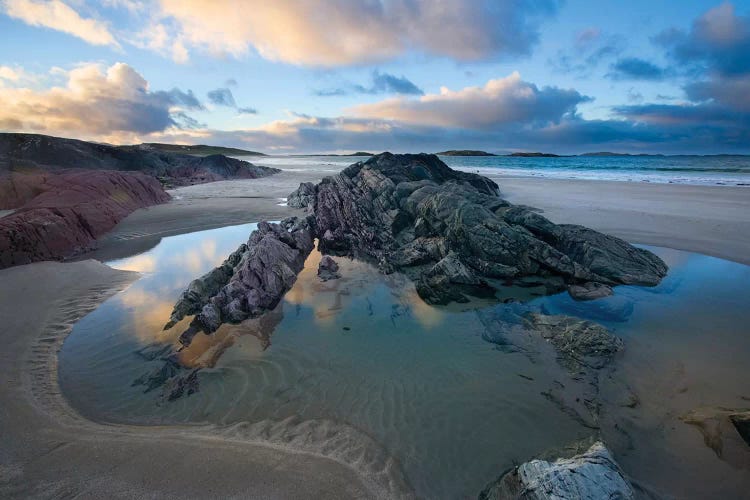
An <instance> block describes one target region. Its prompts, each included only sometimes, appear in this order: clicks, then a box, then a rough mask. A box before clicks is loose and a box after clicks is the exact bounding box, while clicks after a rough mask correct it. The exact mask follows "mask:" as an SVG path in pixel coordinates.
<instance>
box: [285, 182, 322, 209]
mask: <svg viewBox="0 0 750 500" xmlns="http://www.w3.org/2000/svg"><path fill="white" fill-rule="evenodd" d="M316 191H317V190H316V189H315V184H313V183H312V182H303V183H302V184H300V185H299V187H298V188H297V189H296V190H294V192H293V193H292V194H290V195H289V196H288V197H287V199H286V204H287V205H288V206H290V207H292V208H309V207H312V206H313V203H314V202H315V193H316Z"/></svg>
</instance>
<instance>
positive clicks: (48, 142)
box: [0, 133, 280, 210]
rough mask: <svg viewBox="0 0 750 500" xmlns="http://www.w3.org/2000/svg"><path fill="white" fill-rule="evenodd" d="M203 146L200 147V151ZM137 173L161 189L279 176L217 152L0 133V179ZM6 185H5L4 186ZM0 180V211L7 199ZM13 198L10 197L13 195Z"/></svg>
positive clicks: (274, 171)
mask: <svg viewBox="0 0 750 500" xmlns="http://www.w3.org/2000/svg"><path fill="white" fill-rule="evenodd" d="M204 148H205V147H204ZM69 168H78V169H86V170H119V171H140V172H143V173H146V174H149V175H152V176H154V177H156V178H158V179H160V180H161V181H162V183H163V184H164V185H166V186H184V185H190V184H199V183H203V182H212V181H217V180H223V179H235V178H247V179H255V178H258V177H265V176H268V175H273V174H275V173H278V172H280V170H278V169H276V168H269V167H262V166H258V165H253V164H252V163H249V162H246V161H243V160H237V159H235V158H229V157H227V156H224V155H221V154H214V155H209V156H193V155H190V154H182V153H177V152H173V151H167V150H164V149H163V148H157V147H154V145H148V144H141V145H138V146H111V145H108V144H100V143H92V142H85V141H79V140H75V139H63V138H60V137H50V136H46V135H38V134H13V133H0V177H3V176H4V175H7V174H8V173H9V172H27V173H28V172H29V171H32V172H37V173H43V172H45V171H50V172H54V171H57V170H61V169H69ZM4 186H5V187H4ZM8 191H9V189H8V188H7V185H5V184H4V183H3V182H1V181H0V210H2V209H4V208H15V207H16V206H20V204H21V203H23V202H25V201H28V199H30V198H28V197H27V198H26V199H23V198H22V199H21V200H20V201H19V200H18V199H16V200H15V203H18V205H14V206H3V203H4V202H6V200H8V199H11V196H6V193H7V192H8ZM13 198H14V199H15V198H16V197H15V196H14V197H13Z"/></svg>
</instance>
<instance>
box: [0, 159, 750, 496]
mask: <svg viewBox="0 0 750 500" xmlns="http://www.w3.org/2000/svg"><path fill="white" fill-rule="evenodd" d="M323 175H327V174H323V173H321V172H316V171H310V172H309V173H300V172H283V173H282V174H279V175H277V176H273V177H269V178H266V179H260V180H246V181H229V182H217V183H212V184H205V185H199V186H191V187H185V188H180V189H177V190H174V191H172V192H171V194H172V195H173V197H174V200H173V201H172V202H170V203H168V204H166V205H162V206H157V207H151V208H149V209H143V210H139V211H137V212H134V213H133V214H131V215H130V216H129V217H128V218H127V219H125V220H124V221H123V222H122V223H120V224H119V225H118V226H117V227H116V228H115V230H114V231H113V232H112V233H110V234H109V235H107V236H106V237H105V238H103V239H102V240H101V242H100V243H101V244H100V249H99V250H97V251H95V252H93V253H91V254H89V255H86V256H84V257H85V258H99V259H105V258H115V257H121V256H125V255H132V254H134V253H137V252H139V251H142V250H144V249H146V248H150V247H151V246H153V245H155V244H156V243H158V241H159V240H160V238H162V237H163V236H167V235H175V234H181V233H187V232H192V231H196V230H200V229H209V228H214V227H221V226H226V225H232V224H239V223H244V222H252V221H257V220H262V219H271V220H273V219H280V218H282V217H285V216H288V215H292V214H294V213H298V211H295V210H292V209H289V208H287V207H283V206H279V205H278V203H279V200H278V198H283V197H285V196H286V195H287V194H288V193H289V192H291V190H293V189H294V188H295V187H296V186H297V185H298V183H299V182H301V181H308V180H309V181H315V180H316V179H319V178H321V177H322V176H323ZM496 181H497V182H498V183H499V184H500V185H501V190H502V194H503V196H504V197H506V198H508V199H509V200H510V201H511V202H514V203H523V204H527V205H532V206H537V207H539V208H542V209H543V210H544V211H545V215H546V216H548V217H549V218H550V219H552V220H554V221H555V222H568V223H580V224H585V225H588V226H591V227H593V228H596V229H599V230H603V231H605V232H610V233H612V234H615V235H618V236H621V237H624V238H626V239H628V240H630V241H633V242H636V243H644V244H653V245H660V246H665V247H671V248H676V249H682V250H689V251H694V252H701V253H706V254H709V255H715V256H720V257H724V258H727V259H731V260H735V261H738V262H744V263H750V257H749V256H750V191H749V190H746V189H744V188H730V187H708V186H706V187H703V186H677V185H652V184H644V183H633V184H628V183H611V182H602V181H564V180H546V179H529V178H509V177H503V178H497V179H496ZM136 277H137V275H134V274H132V273H125V272H121V271H114V270H112V269H110V268H108V267H106V266H103V265H101V264H99V263H97V262H95V261H91V260H85V261H81V262H71V263H65V264H58V263H38V264H32V265H29V266H23V267H16V268H11V269H6V270H3V271H0V317H2V318H3V319H4V322H5V325H4V326H5V328H4V329H2V332H0V339H1V340H2V343H3V346H4V349H3V350H2V353H0V360H2V366H3V368H4V375H5V384H2V385H1V386H0V408H2V410H0V433H1V439H0V497H3V498H8V497H10V498H14V497H28V496H37V497H38V496H42V497H51V496H54V497H59V496H76V495H83V496H84V497H101V496H105V495H106V496H109V497H114V498H119V497H128V498H133V497H135V498H138V497H153V496H160V497H177V496H179V497H183V498H193V497H199V496H201V497H205V496H214V497H226V496H231V495H237V496H248V495H251V496H255V497H265V498H281V497H283V498H294V497H303V496H304V497H366V496H372V495H377V494H378V493H380V494H381V495H382V494H383V491H382V490H378V489H377V488H378V486H377V483H375V482H373V481H371V480H368V479H367V478H363V477H361V476H360V475H358V474H357V473H356V472H355V471H354V470H353V469H352V468H350V467H347V466H345V465H343V464H342V463H341V461H336V460H333V459H331V458H327V457H323V456H320V455H316V454H310V453H292V452H290V451H289V450H280V449H279V448H278V447H269V446H266V445H260V444H252V443H248V442H246V441H245V440H237V439H234V438H227V437H226V436H222V435H217V433H216V432H215V429H212V428H203V427H189V428H147V427H127V426H113V425H100V424H96V423H92V422H89V421H86V420H84V419H83V418H81V417H80V416H78V415H77V414H75V412H73V411H72V410H71V409H70V407H69V406H68V405H67V404H66V402H65V401H64V399H63V398H62V396H61V395H60V392H59V387H58V385H57V379H56V376H57V371H56V370H57V364H56V363H57V361H56V354H57V350H58V348H59V346H60V345H61V343H62V341H63V339H64V338H65V336H66V335H67V334H68V333H69V331H70V329H71V327H72V325H73V324H74V323H75V322H76V321H77V320H78V319H79V318H80V317H82V316H83V315H85V314H86V313H87V312H89V311H91V310H93V309H94V308H96V306H97V305H98V304H100V303H101V302H102V301H103V300H105V299H106V298H107V297H109V296H111V295H112V294H114V293H116V292H117V291H118V290H121V289H123V288H124V287H126V286H127V285H128V284H129V283H130V282H132V280H134V279H136Z"/></svg>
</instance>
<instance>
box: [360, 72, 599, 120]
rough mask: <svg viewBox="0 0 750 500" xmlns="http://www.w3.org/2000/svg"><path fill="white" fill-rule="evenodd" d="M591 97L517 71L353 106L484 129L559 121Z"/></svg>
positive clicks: (384, 115) (372, 114)
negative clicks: (435, 91)
mask: <svg viewBox="0 0 750 500" xmlns="http://www.w3.org/2000/svg"><path fill="white" fill-rule="evenodd" d="M588 100H589V98H587V97H586V96H583V95H581V94H580V93H578V92H577V91H575V90H572V89H570V90H564V89H559V88H557V87H544V88H541V89H540V88H538V87H537V86H536V85H534V84H533V83H529V82H525V81H523V80H522V79H521V75H519V74H518V73H513V74H511V75H510V76H508V77H505V78H498V79H495V80H490V81H489V82H487V84H486V85H484V86H483V87H466V88H464V89H461V90H455V91H454V90H450V89H448V88H445V87H443V88H442V89H441V91H440V93H439V94H427V95H424V96H422V97H420V98H417V99H414V98H406V97H397V98H392V99H387V100H384V101H380V102H377V103H373V104H362V105H359V106H356V107H354V108H352V109H351V112H352V114H353V115H354V116H360V117H366V118H380V119H384V120H394V121H398V122H402V123H409V124H418V125H438V126H444V127H464V128H471V129H481V128H488V127H495V126H498V125H505V124H511V123H514V124H547V123H556V122H559V121H560V119H561V118H562V117H563V116H564V115H566V114H569V113H572V112H574V111H575V109H576V106H577V105H578V104H580V103H582V102H586V101H588Z"/></svg>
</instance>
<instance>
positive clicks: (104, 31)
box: [0, 0, 119, 47]
mask: <svg viewBox="0 0 750 500" xmlns="http://www.w3.org/2000/svg"><path fill="white" fill-rule="evenodd" d="M0 5H2V7H3V8H4V10H5V13H6V14H8V15H9V16H10V17H13V18H15V19H20V20H21V21H23V22H25V23H26V24H29V25H31V26H43V27H45V28H50V29H53V30H57V31H62V32H63V33H68V34H69V35H73V36H75V37H78V38H80V39H82V40H85V41H86V42H88V43H90V44H92V45H111V46H114V47H118V46H119V45H118V43H117V41H116V40H115V37H114V36H113V35H112V33H110V31H109V28H108V27H107V25H106V24H105V23H103V22H102V21H98V20H96V19H86V18H83V17H81V16H80V15H79V14H78V12H76V11H75V10H73V9H72V8H71V7H70V6H69V5H67V4H65V3H64V2H62V1H60V0H51V1H46V2H43V1H37V0H5V1H4V2H2V3H1V4H0Z"/></svg>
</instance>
